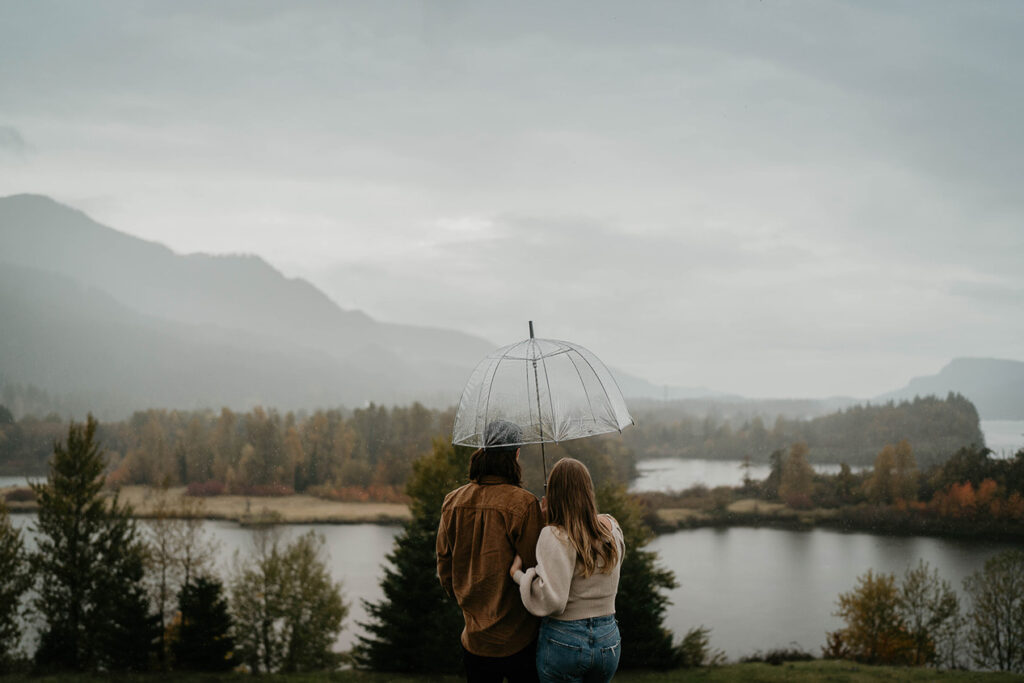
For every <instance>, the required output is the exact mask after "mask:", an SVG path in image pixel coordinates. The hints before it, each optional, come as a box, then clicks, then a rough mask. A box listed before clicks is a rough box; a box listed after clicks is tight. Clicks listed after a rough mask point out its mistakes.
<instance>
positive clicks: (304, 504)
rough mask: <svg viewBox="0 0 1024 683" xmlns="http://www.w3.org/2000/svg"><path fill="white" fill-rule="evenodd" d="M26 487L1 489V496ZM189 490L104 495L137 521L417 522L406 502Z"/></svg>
mask: <svg viewBox="0 0 1024 683" xmlns="http://www.w3.org/2000/svg"><path fill="white" fill-rule="evenodd" d="M19 489H21V490H24V487H13V488H6V489H0V496H2V495H5V494H6V493H9V492H10V491H14V490H19ZM185 490H186V489H185V487H177V488H169V489H167V490H166V491H165V492H164V491H160V490H158V489H153V488H150V487H148V486H124V487H122V488H121V490H120V491H116V492H115V491H104V495H105V496H106V497H107V498H108V499H112V498H113V497H114V496H115V495H117V497H118V501H119V502H120V503H122V504H127V505H130V506H131V508H132V517H133V518H135V519H154V518H159V517H170V518H173V519H208V520H220V521H228V522H236V523H237V524H240V525H242V526H252V525H258V524H384V525H399V524H404V523H405V522H406V521H407V520H409V519H410V518H411V516H412V515H411V513H410V512H409V506H407V505H404V504H401V503H345V502H338V501H331V500H325V499H323V498H316V497H314V496H309V495H305V494H293V495H289V496H260V497H257V496H236V495H222V496H210V497H203V498H199V497H194V496H188V495H185ZM6 505H7V509H8V511H9V512H10V513H11V514H17V513H32V512H35V511H36V510H37V509H38V508H39V506H38V504H37V503H36V502H35V501H34V500H33V501H19V502H14V501H7V502H6Z"/></svg>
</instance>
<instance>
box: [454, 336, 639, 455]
mask: <svg viewBox="0 0 1024 683" xmlns="http://www.w3.org/2000/svg"><path fill="white" fill-rule="evenodd" d="M494 420H508V421H509V422H513V423H515V424H516V425H518V426H519V427H520V428H521V429H522V434H521V436H520V437H519V439H520V440H518V441H516V442H515V444H534V443H539V444H545V443H557V442H559V441H568V440H569V439H579V438H582V437H585V436H594V435H596V434H605V433H608V432H621V431H622V429H623V428H624V427H628V426H629V425H631V424H633V418H632V417H630V415H629V410H627V409H626V402H625V401H624V400H623V398H622V392H621V391H620V390H619V386H618V384H616V382H615V378H614V377H612V374H611V373H610V372H609V371H608V368H606V367H605V366H604V363H602V362H601V361H600V360H599V359H598V358H597V356H595V355H594V354H593V353H591V352H590V351H588V350H587V349H585V348H583V347H582V346H580V345H578V344H572V343H570V342H565V341H558V340H556V339H534V338H533V323H531V324H530V338H529V339H525V340H523V341H521V342H519V343H518V344H512V345H510V346H504V347H502V348H500V349H497V350H496V351H494V352H492V353H491V354H489V355H488V356H487V357H486V358H484V359H483V360H482V361H480V363H479V364H478V365H477V366H476V369H475V370H474V371H473V374H472V375H471V376H470V378H469V381H468V382H467V383H466V388H465V389H464V390H463V392H462V399H461V400H460V401H459V409H458V412H457V413H456V414H455V429H454V431H453V434H452V442H453V443H456V444H461V445H464V446H476V447H482V446H484V445H485V443H484V432H485V430H486V428H487V425H488V424H490V423H491V422H492V421H494ZM509 445H514V444H509Z"/></svg>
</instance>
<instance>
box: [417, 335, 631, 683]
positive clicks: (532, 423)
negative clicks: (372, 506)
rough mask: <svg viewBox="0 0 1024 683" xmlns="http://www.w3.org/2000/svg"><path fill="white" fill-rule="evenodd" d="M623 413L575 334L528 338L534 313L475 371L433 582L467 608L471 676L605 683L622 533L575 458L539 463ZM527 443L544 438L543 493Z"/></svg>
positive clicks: (615, 426)
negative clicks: (457, 483) (459, 476)
mask: <svg viewBox="0 0 1024 683" xmlns="http://www.w3.org/2000/svg"><path fill="white" fill-rule="evenodd" d="M630 424H633V420H632V418H631V417H630V415H629V412H628V410H627V409H626V404H625V401H624V400H623V399H622V394H621V392H620V391H619V388H618V385H617V384H616V383H615V380H614V378H613V377H612V375H611V373H610V372H609V371H608V369H607V368H606V367H605V366H604V364H603V363H602V362H601V361H600V360H599V359H598V358H597V357H596V356H595V355H594V354H592V353H591V352H590V351H588V350H587V349H585V348H583V347H582V346H579V345H577V344H572V343H569V342H564V341H558V340H552V339H537V338H535V337H534V335H533V323H532V322H531V323H530V338H529V339H526V340H524V341H521V342H519V343H517V344H512V345H510V346H505V347H502V348H500V349H497V350H496V351H494V352H492V353H491V354H489V355H488V356H487V357H486V358H485V359H484V360H483V361H481V362H480V364H479V365H477V367H476V369H475V370H474V371H473V374H472V376H471V377H470V379H469V381H468V382H467V384H466V387H465V389H464V391H463V393H462V399H461V401H460V403H459V408H458V411H457V413H456V418H455V428H454V432H453V437H452V441H453V442H454V443H456V444H460V445H466V446H473V447H476V448H477V450H476V451H475V452H474V453H473V454H472V456H471V458H470V471H469V479H470V481H469V483H468V484H466V485H464V486H462V487H460V488H458V489H456V490H455V491H452V492H451V493H449V494H448V496H447V497H446V498H445V501H444V503H443V505H442V508H441V522H440V525H439V528H438V534H437V570H438V577H439V579H440V581H441V586H442V587H443V588H444V590H445V591H446V592H447V593H448V594H449V595H450V596H452V597H454V598H455V599H456V600H457V601H458V604H459V606H460V607H461V608H462V612H463V616H464V617H465V628H464V629H463V631H462V634H461V644H462V650H463V662H464V664H465V670H466V677H467V680H468V681H471V682H476V681H480V682H491V681H494V682H495V683H499V682H500V681H503V680H505V679H508V680H509V681H510V683H519V682H520V681H522V682H525V681H531V682H532V681H539V680H542V681H556V680H557V681H572V680H577V681H595V682H596V681H609V680H611V678H612V676H613V675H614V673H615V670H616V669H617V667H618V661H619V656H620V654H621V650H622V647H621V636H620V633H619V630H618V625H617V623H616V621H615V595H616V592H617V589H618V582H619V573H620V569H621V566H622V560H623V558H624V556H625V552H626V548H625V543H624V541H623V537H622V530H621V528H620V527H619V525H618V523H617V522H616V520H615V519H613V518H612V517H611V516H610V515H600V514H598V511H597V506H596V502H595V497H594V487H593V482H592V481H591V478H590V473H589V472H588V471H587V468H586V466H585V465H583V463H581V462H579V461H577V460H574V459H572V458H564V459H562V460H560V461H558V462H557V463H556V464H555V465H554V466H553V467H552V469H551V472H550V475H549V474H548V467H547V461H546V455H545V453H544V444H545V443H557V442H560V441H567V440H570V439H577V438H582V437H587V436H594V435H597V434H604V433H608V432H613V431H621V430H622V429H623V428H624V427H626V426H628V425H630ZM526 444H540V447H541V459H542V462H543V465H544V476H545V494H546V495H545V498H544V500H543V501H540V500H538V499H537V498H536V496H534V495H533V494H532V493H530V492H529V491H527V490H526V489H524V488H523V487H522V470H521V468H520V466H519V453H520V446H523V445H526ZM545 504H546V505H545ZM453 637H454V634H453Z"/></svg>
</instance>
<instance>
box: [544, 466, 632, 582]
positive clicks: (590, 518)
mask: <svg viewBox="0 0 1024 683" xmlns="http://www.w3.org/2000/svg"><path fill="white" fill-rule="evenodd" d="M547 499H548V500H547V502H548V524H549V525H551V526H558V527H561V528H562V529H564V530H565V533H566V535H567V536H568V537H569V542H570V543H572V546H573V548H575V549H576V552H577V553H578V555H579V558H580V560H581V561H582V562H583V576H584V577H587V576H590V575H591V574H593V573H594V572H595V571H599V572H601V573H602V574H608V573H610V572H611V571H612V570H613V569H614V568H615V565H616V564H617V563H618V561H619V546H618V543H616V541H615V537H614V536H613V535H612V532H611V531H610V530H609V529H607V528H605V526H604V525H603V524H602V523H601V521H600V520H599V519H598V518H597V503H596V502H595V500H594V482H593V481H592V480H591V479H590V472H589V471H588V470H587V466H586V465H584V464H583V463H581V462H580V461H579V460H575V459H574V458H562V459H561V460H559V461H558V462H557V463H555V466H554V467H552V468H551V474H550V475H549V476H548V489H547ZM598 559H600V560H601V563H600V565H599V564H598Z"/></svg>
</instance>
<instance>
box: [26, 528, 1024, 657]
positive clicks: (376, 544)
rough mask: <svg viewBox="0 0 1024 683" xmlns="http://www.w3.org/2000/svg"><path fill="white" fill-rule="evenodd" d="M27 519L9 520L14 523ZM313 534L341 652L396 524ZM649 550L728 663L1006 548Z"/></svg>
mask: <svg viewBox="0 0 1024 683" xmlns="http://www.w3.org/2000/svg"><path fill="white" fill-rule="evenodd" d="M33 518H34V516H33V515H13V516H12V519H13V520H14V522H15V524H16V525H18V526H19V527H24V526H28V525H30V523H31V520H32V519H33ZM205 528H206V531H207V532H208V533H209V535H210V537H212V538H213V539H216V541H217V542H218V543H219V544H220V552H219V553H218V558H219V560H218V564H217V569H218V572H219V573H220V575H221V576H227V575H228V574H229V573H230V569H231V565H232V558H233V557H234V555H235V553H236V552H237V553H239V555H240V556H244V555H245V554H246V553H248V552H250V551H251V548H252V534H253V532H252V531H251V530H250V529H247V528H243V527H239V526H238V525H236V524H233V523H229V522H219V521H210V522H207V523H206V527H205ZM311 528H312V529H316V531H318V532H319V533H321V534H323V535H324V537H325V539H326V541H327V554H328V562H329V566H330V570H331V574H332V576H333V577H334V578H335V579H336V580H339V581H341V582H342V586H343V590H344V594H345V599H346V600H347V602H348V603H349V605H350V608H351V610H350V612H349V616H348V618H347V619H346V621H345V630H344V631H343V632H342V634H341V637H340V638H339V639H338V648H339V649H342V650H344V649H347V648H349V647H351V646H352V644H353V642H354V641H355V637H356V634H357V633H361V632H362V630H361V629H360V628H359V626H358V623H359V622H360V621H364V620H365V619H366V612H365V610H364V609H363V608H362V604H361V599H367V600H371V601H375V600H379V599H380V597H381V595H382V593H381V590H380V584H379V581H380V578H381V567H382V565H383V563H384V562H385V555H386V554H387V553H388V552H390V550H391V548H392V545H393V543H394V537H395V535H396V534H397V533H398V531H399V529H398V527H390V526H378V525H372V524H355V525H318V526H315V527H313V526H307V525H294V526H287V527H284V528H283V529H284V534H285V538H293V537H294V536H296V535H298V534H302V533H305V532H306V531H307V530H309V529H311ZM649 547H650V549H652V550H656V551H658V553H659V554H660V557H661V562H662V564H663V565H664V566H666V567H668V568H670V569H672V570H673V571H674V572H675V573H676V578H677V579H678V581H679V587H678V588H676V589H675V590H673V591H671V593H670V594H669V597H670V599H671V600H672V605H671V606H670V607H669V609H668V612H667V618H666V623H667V625H668V627H669V628H671V629H672V630H673V631H674V632H675V633H676V635H677V636H679V637H681V636H682V635H683V634H684V633H686V631H687V630H688V629H690V628H692V627H694V626H698V625H701V624H703V625H704V626H707V627H709V628H711V629H712V632H711V645H712V647H714V648H717V649H721V650H722V651H724V652H725V654H726V655H727V656H728V657H729V658H730V659H737V658H739V657H741V656H743V655H745V654H750V653H752V652H754V651H755V650H768V649H771V648H775V647H789V646H791V645H793V644H795V645H797V646H799V647H801V648H804V649H805V650H807V651H809V652H811V653H813V654H816V655H817V654H819V653H820V647H821V646H822V645H823V644H824V642H825V632H826V631H828V630H834V629H835V628H838V627H839V626H840V622H839V620H838V619H836V618H835V617H833V616H832V615H831V613H832V611H833V610H834V609H835V600H836V597H837V596H838V595H839V593H840V592H843V591H848V590H850V589H851V588H852V587H853V586H854V582H855V580H856V577H857V576H858V575H860V574H862V573H864V572H865V571H867V570H868V569H874V570H876V571H885V572H896V573H902V572H903V570H904V569H906V568H907V567H908V566H911V565H914V564H916V563H917V561H918V560H919V559H924V560H926V561H927V562H929V563H930V564H931V565H932V566H933V567H936V568H938V569H939V572H940V574H941V575H942V576H943V578H946V579H948V580H949V581H951V582H952V584H953V586H954V587H955V588H956V589H957V591H958V592H961V588H962V581H963V578H964V577H965V576H967V575H969V574H970V573H972V572H974V571H976V570H978V569H980V568H981V567H982V565H983V564H984V562H985V560H986V559H988V558H989V557H991V556H992V555H994V554H996V553H997V552H999V551H1001V550H1004V549H1007V548H1010V547H1013V545H1012V544H1005V543H991V542H977V541H965V540H945V539H932V538H905V537H898V538H896V537H887V536H873V535H870V534H843V533H839V532H835V531H827V530H820V529H819V530H813V531H782V530H776V529H750V528H732V529H720V530H715V529H697V530H690V531H679V532H675V533H671V534H666V535H662V536H658V537H657V538H656V539H655V540H654V541H653V542H652V543H651V544H650V546H649Z"/></svg>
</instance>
